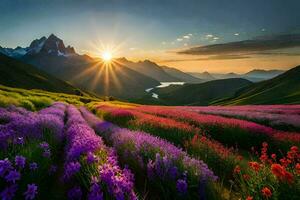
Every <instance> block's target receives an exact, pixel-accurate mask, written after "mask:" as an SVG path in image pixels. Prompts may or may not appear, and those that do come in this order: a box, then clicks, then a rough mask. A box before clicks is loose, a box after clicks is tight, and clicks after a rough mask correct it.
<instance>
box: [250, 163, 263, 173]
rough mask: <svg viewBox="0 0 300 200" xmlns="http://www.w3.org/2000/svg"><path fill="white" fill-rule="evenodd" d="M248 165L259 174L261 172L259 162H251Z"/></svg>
mask: <svg viewBox="0 0 300 200" xmlns="http://www.w3.org/2000/svg"><path fill="white" fill-rule="evenodd" d="M248 164H249V166H250V167H251V168H252V169H253V170H254V171H257V172H258V171H259V169H260V166H259V164H258V163H257V162H249V163H248Z"/></svg>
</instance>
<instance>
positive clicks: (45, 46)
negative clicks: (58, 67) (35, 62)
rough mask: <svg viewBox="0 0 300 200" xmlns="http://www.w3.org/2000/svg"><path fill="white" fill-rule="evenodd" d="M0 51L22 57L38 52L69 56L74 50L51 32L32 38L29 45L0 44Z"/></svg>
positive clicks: (10, 55) (73, 53)
mask: <svg viewBox="0 0 300 200" xmlns="http://www.w3.org/2000/svg"><path fill="white" fill-rule="evenodd" d="M0 53H3V54H5V55H7V56H9V57H13V58H22V57H23V56H28V55H36V54H39V53H43V54H49V55H57V56H71V55H75V54H76V52H75V50H74V48H73V47H71V46H68V47H65V45H64V43H63V41H62V40H61V39H59V38H58V37H56V36H55V35H54V34H51V35H50V36H49V37H48V38H46V37H41V38H40V39H36V40H33V41H32V42H31V44H30V45H29V47H25V48H22V47H17V48H15V49H13V48H3V47H1V46H0Z"/></svg>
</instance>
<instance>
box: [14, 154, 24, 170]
mask: <svg viewBox="0 0 300 200" xmlns="http://www.w3.org/2000/svg"><path fill="white" fill-rule="evenodd" d="M25 163H26V158H25V157H24V156H16V157H15V164H16V166H17V167H20V168H24V167H25Z"/></svg>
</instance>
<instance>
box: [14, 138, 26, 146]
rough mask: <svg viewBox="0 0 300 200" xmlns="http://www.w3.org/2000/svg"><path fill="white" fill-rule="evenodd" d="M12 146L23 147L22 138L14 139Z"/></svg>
mask: <svg viewBox="0 0 300 200" xmlns="http://www.w3.org/2000/svg"><path fill="white" fill-rule="evenodd" d="M14 144H18V145H23V144H24V138H23V137H17V138H14Z"/></svg>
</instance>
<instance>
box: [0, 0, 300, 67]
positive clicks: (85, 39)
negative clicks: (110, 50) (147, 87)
mask: <svg viewBox="0 0 300 200" xmlns="http://www.w3.org/2000/svg"><path fill="white" fill-rule="evenodd" d="M299 8H300V1H298V0H252V1H244V0H231V1H228V0H148V1H143V0H138V1H136V0H111V1H108V0H85V1H79V0H78V1H77V0H60V1H58V0H1V1H0V10H1V17H0V27H1V30H0V45H1V46H7V47H16V46H18V45H19V46H28V45H29V44H30V42H31V41H32V40H33V39H35V38H39V37H41V36H44V35H45V36H48V35H50V33H54V34H56V35H57V36H59V37H60V38H62V39H63V40H64V41H65V43H66V44H70V45H72V46H74V47H75V49H76V50H77V51H78V52H80V53H94V52H95V51H97V50H96V48H95V46H97V45H98V44H99V43H102V44H104V45H105V44H109V45H115V46H121V47H120V48H119V49H120V50H119V52H118V54H119V55H117V56H127V57H130V58H132V59H135V58H136V59H144V58H148V57H149V58H150V59H154V60H156V61H158V62H163V61H164V60H170V59H174V58H176V54H175V53H173V54H172V53H171V52H174V51H176V50H177V49H181V48H189V47H194V46H203V45H211V44H218V43H227V42H232V41H240V40H247V39H251V38H255V37H257V36H263V35H278V34H299V33H300V20H299V19H300V12H299ZM184 36H185V37H184ZM293 59H295V58H293ZM199 62H200V63H199ZM199 62H198V64H199V65H198V66H200V65H201V66H202V64H203V61H202V64H201V61H199ZM289 64H294V62H292V63H288V65H289ZM173 65H175V66H177V67H179V66H182V67H181V68H186V67H187V66H190V64H187V63H184V62H181V63H173ZM211 65H212V64H210V66H211ZM215 65H219V64H215ZM268 65H270V64H268ZM196 66H197V63H194V64H193V67H192V68H193V69H194V68H195V67H196ZM201 66H200V67H199V68H201ZM216 67H218V66H215V68H216ZM195 69H196V68H195ZM200 70H202V69H200ZM187 71H192V70H190V69H187Z"/></svg>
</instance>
